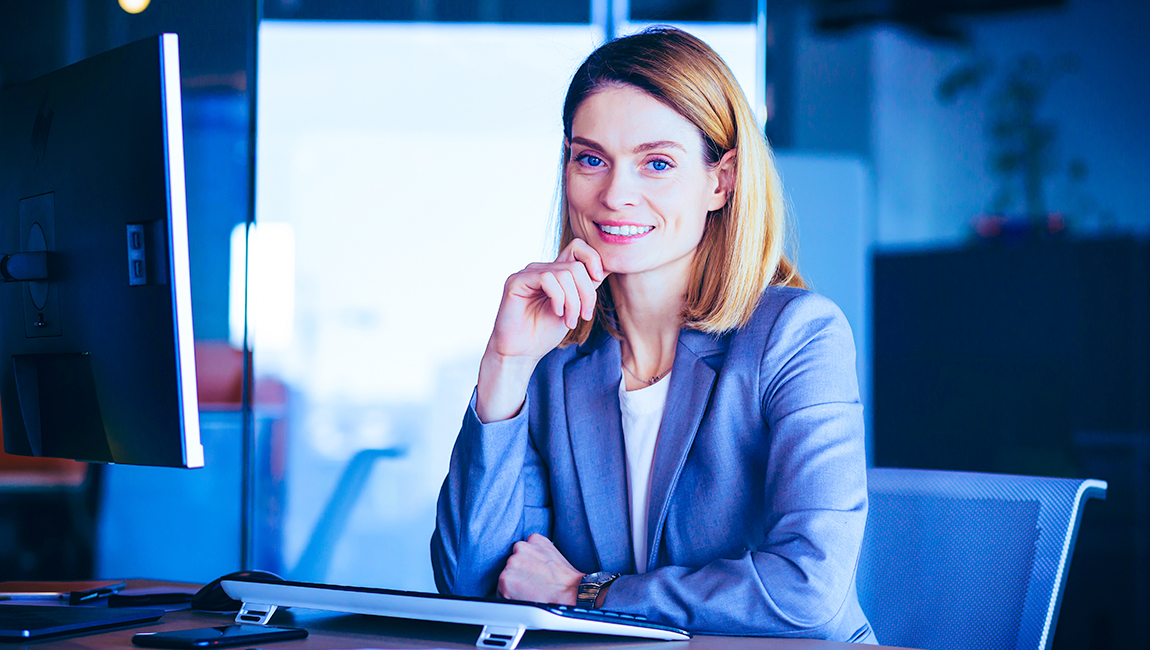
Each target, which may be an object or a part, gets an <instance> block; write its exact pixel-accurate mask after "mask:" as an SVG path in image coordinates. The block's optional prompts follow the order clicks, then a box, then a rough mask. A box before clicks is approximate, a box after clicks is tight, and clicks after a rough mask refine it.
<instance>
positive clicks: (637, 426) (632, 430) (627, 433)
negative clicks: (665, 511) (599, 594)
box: [619, 373, 671, 573]
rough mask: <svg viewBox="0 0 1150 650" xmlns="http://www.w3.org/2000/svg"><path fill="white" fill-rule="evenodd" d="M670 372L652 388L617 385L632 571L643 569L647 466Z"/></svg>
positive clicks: (652, 457)
mask: <svg viewBox="0 0 1150 650" xmlns="http://www.w3.org/2000/svg"><path fill="white" fill-rule="evenodd" d="M670 378H671V373H667V375H666V376H665V377H663V378H662V379H660V380H659V381H657V382H655V384H654V385H653V386H648V387H646V388H640V389H638V390H632V391H628V390H627V379H626V377H624V378H623V379H622V380H621V381H620V382H619V408H620V409H621V410H622V412H623V442H624V448H625V449H626V450H627V483H628V488H629V489H630V491H631V543H632V546H634V548H635V570H636V571H637V572H638V573H643V572H644V571H646V570H647V501H648V499H649V497H650V494H651V463H652V461H654V460H655V441H656V439H657V438H658V437H659V423H660V422H662V421H663V407H664V406H665V405H666V404H667V387H668V386H670V385H671V379H670Z"/></svg>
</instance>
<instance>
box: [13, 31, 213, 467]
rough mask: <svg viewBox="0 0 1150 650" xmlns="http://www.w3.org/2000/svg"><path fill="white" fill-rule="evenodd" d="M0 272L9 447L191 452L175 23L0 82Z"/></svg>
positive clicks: (132, 460)
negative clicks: (40, 72) (168, 30)
mask: <svg viewBox="0 0 1150 650" xmlns="http://www.w3.org/2000/svg"><path fill="white" fill-rule="evenodd" d="M0 279H2V280H4V281H3V282H0V412H2V414H3V428H4V429H3V430H4V450H5V451H7V452H8V453H10V454H19V455H25V456H45V457H52V458H70V459H74V460H83V461H97V462H114V463H128V464H135V465H157V466H168V467H200V466H202V465H203V456H204V454H203V447H202V446H201V444H200V434H199V420H198V408H197V399H196V380H195V352H194V338H193V333H192V307H191V291H190V287H189V268H188V247H187V210H186V204H185V196H184V159H183V127H182V120H181V111H180V73H179V48H178V40H177V37H176V35H175V34H162V35H158V36H154V37H151V38H147V39H144V40H142V41H137V42H135V43H132V44H130V45H126V46H124V47H121V48H117V49H115V50H112V51H109V52H106V53H104V54H100V55H98V56H94V57H91V58H89V59H85V60H83V61H80V62H78V63H76V64H74V65H71V66H68V67H66V68H63V69H61V70H58V71H56V72H53V73H50V74H48V75H45V76H43V77H40V78H39V79H35V80H33V81H30V82H28V83H25V84H22V85H20V86H15V87H12V88H10V89H7V90H5V91H4V92H3V93H0Z"/></svg>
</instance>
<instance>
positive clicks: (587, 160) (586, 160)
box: [575, 153, 603, 167]
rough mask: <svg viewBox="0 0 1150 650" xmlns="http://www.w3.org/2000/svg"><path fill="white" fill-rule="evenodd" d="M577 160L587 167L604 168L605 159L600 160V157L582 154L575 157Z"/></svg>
mask: <svg viewBox="0 0 1150 650" xmlns="http://www.w3.org/2000/svg"><path fill="white" fill-rule="evenodd" d="M575 160H576V161H577V162H581V163H583V164H584V165H587V166H588V167H602V166H603V159H602V158H600V157H599V156H593V155H591V154H589V153H581V154H579V155H578V156H575Z"/></svg>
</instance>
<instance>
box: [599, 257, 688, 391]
mask: <svg viewBox="0 0 1150 650" xmlns="http://www.w3.org/2000/svg"><path fill="white" fill-rule="evenodd" d="M683 266H685V268H683V269H681V270H680V269H656V270H652V271H648V272H645V273H629V274H612V275H611V276H609V277H608V279H607V281H608V282H609V283H610V285H611V297H612V299H613V300H614V303H615V312H616V315H617V316H618V318H619V326H620V329H621V330H622V332H621V333H622V335H623V341H622V346H621V347H622V350H621V352H622V356H623V359H622V360H623V364H624V365H625V366H626V367H627V368H628V369H629V370H630V373H632V374H634V375H635V377H642V378H643V380H648V379H650V378H652V377H658V376H661V375H664V374H666V372H667V371H669V370H670V369H671V364H672V363H673V362H674V360H675V348H676V346H677V345H678V341H679V329H680V328H681V327H682V324H683V319H682V313H683V298H684V296H685V295H686V288H687V277H688V272H689V268H690V267H689V264H687V265H683ZM675 271H679V272H675ZM624 374H626V373H624ZM635 377H631V376H629V375H628V376H627V377H626V381H627V389H628V390H634V389H635V388H642V387H643V386H646V385H647V383H646V382H645V381H644V382H643V383H640V382H641V381H642V380H639V379H636V378H635Z"/></svg>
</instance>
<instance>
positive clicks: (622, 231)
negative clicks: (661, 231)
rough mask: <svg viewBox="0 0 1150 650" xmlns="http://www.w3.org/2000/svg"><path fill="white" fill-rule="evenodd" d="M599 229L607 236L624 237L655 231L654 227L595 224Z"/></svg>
mask: <svg viewBox="0 0 1150 650" xmlns="http://www.w3.org/2000/svg"><path fill="white" fill-rule="evenodd" d="M597 225H598V226H599V229H600V230H602V231H603V232H605V233H607V234H608V235H622V236H624V237H631V236H634V235H638V234H641V233H645V232H650V231H651V230H654V229H655V226H604V225H602V224H597Z"/></svg>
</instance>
